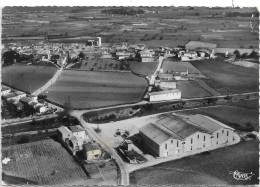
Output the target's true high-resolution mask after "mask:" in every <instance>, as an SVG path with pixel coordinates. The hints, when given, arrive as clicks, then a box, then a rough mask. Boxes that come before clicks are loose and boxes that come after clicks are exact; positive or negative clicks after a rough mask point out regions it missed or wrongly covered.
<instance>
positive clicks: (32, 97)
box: [27, 95, 38, 102]
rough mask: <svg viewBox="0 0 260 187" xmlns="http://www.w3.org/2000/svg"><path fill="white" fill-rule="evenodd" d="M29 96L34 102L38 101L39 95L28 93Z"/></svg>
mask: <svg viewBox="0 0 260 187" xmlns="http://www.w3.org/2000/svg"><path fill="white" fill-rule="evenodd" d="M27 97H28V98H31V99H32V101H33V102H37V101H38V97H37V96H36V95H27Z"/></svg>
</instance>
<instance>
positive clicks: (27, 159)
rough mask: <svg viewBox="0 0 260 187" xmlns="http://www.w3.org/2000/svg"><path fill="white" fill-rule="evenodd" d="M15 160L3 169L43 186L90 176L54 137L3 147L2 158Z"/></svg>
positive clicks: (80, 180)
mask: <svg viewBox="0 0 260 187" xmlns="http://www.w3.org/2000/svg"><path fill="white" fill-rule="evenodd" d="M5 157H9V158H10V159H11V161H10V162H8V163H7V164H6V165H5V164H3V166H2V171H3V172H4V173H5V174H7V175H10V176H16V177H21V178H25V179H28V180H31V181H34V182H37V183H38V184H39V185H55V184H60V185H61V184H63V185H67V184H77V183H80V182H85V184H88V183H87V176H86V174H85V173H84V171H83V170H82V169H81V167H80V166H79V165H78V164H77V163H76V162H75V161H74V159H73V157H72V156H71V155H70V154H69V153H68V152H67V151H66V150H65V149H64V148H63V147H62V146H61V145H60V143H57V142H55V141H54V140H51V139H48V140H43V141H37V142H32V143H27V144H19V145H12V146H7V147H2V159H3V158H5Z"/></svg>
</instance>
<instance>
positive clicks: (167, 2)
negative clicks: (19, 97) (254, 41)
mask: <svg viewBox="0 0 260 187" xmlns="http://www.w3.org/2000/svg"><path fill="white" fill-rule="evenodd" d="M233 1H234V5H235V6H239V7H260V0H233ZM54 5H56V6H172V5H173V6H207V7H214V6H219V7H226V6H232V0H94V1H90V0H74V1H72V0H1V1H0V6H1V7H3V6H54Z"/></svg>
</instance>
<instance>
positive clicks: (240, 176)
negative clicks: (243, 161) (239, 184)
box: [229, 170, 255, 181]
mask: <svg viewBox="0 0 260 187" xmlns="http://www.w3.org/2000/svg"><path fill="white" fill-rule="evenodd" d="M229 174H232V175H233V177H234V179H236V180H244V181H245V180H251V178H252V177H253V176H254V175H255V174H253V173H252V172H251V173H244V172H240V171H238V170H236V171H234V172H232V171H230V172H229Z"/></svg>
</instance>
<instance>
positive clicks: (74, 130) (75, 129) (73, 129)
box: [69, 125, 84, 132]
mask: <svg viewBox="0 0 260 187" xmlns="http://www.w3.org/2000/svg"><path fill="white" fill-rule="evenodd" d="M69 128H70V130H71V131H72V132H81V131H84V129H83V128H82V127H81V126H80V125H76V126H70V127H69Z"/></svg>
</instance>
